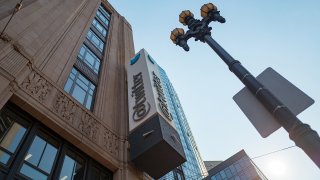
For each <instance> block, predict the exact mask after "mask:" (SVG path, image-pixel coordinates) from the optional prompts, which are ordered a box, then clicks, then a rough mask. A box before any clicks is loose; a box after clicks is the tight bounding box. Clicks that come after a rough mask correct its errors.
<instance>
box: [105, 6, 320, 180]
mask: <svg viewBox="0 0 320 180" xmlns="http://www.w3.org/2000/svg"><path fill="white" fill-rule="evenodd" d="M109 2H110V3H111V4H112V5H113V6H114V7H115V9H117V10H118V12H119V13H120V14H122V15H123V16H124V17H125V18H126V19H127V20H128V21H129V22H130V24H131V25H132V29H133V35H134V42H135V50H136V52H138V51H139V50H140V49H141V48H145V49H146V50H147V51H148V52H149V53H150V54H151V55H152V56H153V58H154V59H155V60H156V61H157V63H158V64H159V65H160V66H162V67H163V69H165V70H166V72H167V74H168V76H169V78H170V80H171V82H172V84H173V86H174V87H175V89H176V91H177V93H178V95H179V98H180V101H181V103H182V106H183V109H184V111H185V113H186V116H187V118H188V122H189V124H190V126H191V130H192V132H193V135H194V137H195V140H196V142H197V145H198V148H199V150H200V153H201V155H202V158H203V159H204V160H225V159H226V158H228V157H230V156H231V155H233V154H235V153H236V152H238V151H239V150H241V149H244V150H245V151H246V152H247V153H248V155H249V156H250V157H252V158H253V157H255V156H259V155H262V154H265V153H269V152H272V151H275V150H278V149H282V148H285V147H289V146H292V145H294V143H293V142H292V141H291V140H290V139H289V137H288V133H287V132H286V131H285V130H284V129H282V128H281V129H280V130H278V131H277V132H275V133H273V134H272V135H270V136H269V137H268V138H262V137H261V136H260V135H259V134H258V132H257V131H256V130H255V128H254V127H253V126H252V125H251V123H250V122H249V120H248V119H247V118H246V116H245V115H244V114H243V113H242V112H241V110H240V109H239V108H238V106H237V105H236V104H235V102H234V101H233V100H232V97H233V95H234V94H236V93H237V92H238V91H239V90H240V89H242V88H243V85H242V83H241V82H240V81H239V80H238V79H237V78H236V77H235V76H234V75H233V74H232V73H231V72H230V71H229V70H228V68H227V66H226V65H225V64H224V63H223V61H222V60H221V59H220V58H219V57H218V56H217V55H216V54H215V53H214V52H213V51H212V50H211V49H210V48H209V46H207V45H206V44H203V43H200V42H194V41H193V40H191V41H190V42H189V46H190V51H189V52H185V51H183V49H182V48H180V47H178V46H175V45H174V44H172V42H171V40H170V39H169V35H170V31H171V30H172V29H174V28H175V27H183V26H182V25H181V24H180V23H179V22H178V15H179V14H180V12H181V11H182V10H185V9H189V10H191V11H192V12H193V13H194V14H195V17H198V18H200V10H199V9H200V7H201V6H202V5H203V4H205V3H208V2H209V1H203V0H197V1H195V0H184V1H173V0H162V1H151V0H139V1H138V0H136V1H133V0H110V1H109ZM182 2H183V3H182ZM211 2H212V3H214V4H216V5H217V6H218V8H219V10H220V11H221V15H223V16H224V17H225V18H226V20H227V22H226V23H225V24H217V23H212V24H211V26H212V27H213V38H214V39H215V40H216V41H217V42H218V43H220V44H221V45H222V46H223V47H224V48H225V49H226V50H227V51H228V52H229V53H230V54H231V55H232V56H233V57H234V58H235V59H238V60H240V61H241V62H242V64H243V65H244V66H245V67H246V68H247V69H248V70H249V71H250V72H251V73H252V74H253V75H258V74H259V73H261V72H262V71H263V70H264V69H266V68H267V67H272V68H273V69H275V70H276V71H277V72H279V73H280V74H282V75H283V76H284V77H285V78H287V79H288V80H289V81H291V82H292V83H293V84H295V85H296V86H297V87H298V88H300V89H301V90H303V91H304V92H306V93H307V94H308V95H309V96H310V97H312V98H313V99H314V100H315V104H313V105H312V106H311V107H310V108H308V109H307V110H305V111H304V112H302V113H301V114H300V115H299V116H298V117H299V118H300V119H301V120H302V121H303V122H305V123H308V124H309V125H311V127H312V128H313V129H314V130H316V131H317V132H320V118H319V115H320V70H319V69H320V68H319V67H320V10H319V7H320V1H318V0H308V1H302V0H300V1H298V0H282V1H279V0H269V1H262V0H246V1H244V0H242V1H240V0H228V1H227V0H216V1H211ZM276 160H278V161H280V163H282V164H283V165H284V168H285V173H284V174H281V173H280V172H275V170H270V168H269V164H270V163H272V162H274V161H276ZM254 162H255V163H256V164H257V165H258V166H259V168H260V169H261V170H262V171H263V173H264V174H265V175H266V176H267V177H268V178H269V179H270V180H301V179H303V180H319V179H320V171H319V169H318V168H317V166H316V165H314V164H313V162H312V161H311V160H310V159H309V158H308V157H307V155H305V153H304V152H303V151H302V150H300V149H299V148H297V147H295V148H291V149H288V150H285V151H281V152H279V153H275V154H272V155H269V156H265V157H261V158H257V159H254Z"/></svg>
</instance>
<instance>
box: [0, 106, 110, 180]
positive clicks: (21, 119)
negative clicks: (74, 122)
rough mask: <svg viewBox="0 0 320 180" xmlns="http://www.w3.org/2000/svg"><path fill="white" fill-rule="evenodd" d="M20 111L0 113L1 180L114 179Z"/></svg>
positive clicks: (96, 164) (102, 168)
mask: <svg viewBox="0 0 320 180" xmlns="http://www.w3.org/2000/svg"><path fill="white" fill-rule="evenodd" d="M17 109H18V108H17V107H15V106H14V105H7V106H6V107H5V108H3V109H2V110H1V111H0V179H38V180H46V179H59V180H72V179H79V180H80V179H101V180H102V179H104V180H111V179H112V174H111V172H110V171H108V170H106V169H105V168H104V167H102V166H101V165H99V164H98V163H97V162H95V161H94V160H92V159H90V158H89V157H87V156H86V155H85V154H83V153H81V152H80V151H79V150H77V149H76V148H74V147H72V146H71V145H70V144H69V143H67V142H66V141H64V140H63V139H62V138H60V137H58V136H57V135H54V133H52V132H50V131H49V130H47V129H46V128H45V127H43V126H42V125H41V124H39V123H37V122H35V121H33V120H32V118H31V117H29V115H27V114H24V113H21V110H17Z"/></svg>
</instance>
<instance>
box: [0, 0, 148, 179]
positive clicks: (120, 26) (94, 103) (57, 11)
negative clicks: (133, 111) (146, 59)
mask: <svg viewBox="0 0 320 180" xmlns="http://www.w3.org/2000/svg"><path fill="white" fill-rule="evenodd" d="M17 2H19V1H18V0H17V1H13V0H3V1H0V3H1V4H0V7H1V8H0V30H2V29H3V28H4V26H5V25H6V23H7V22H8V20H9V19H10V17H11V14H12V12H13V8H14V7H15V5H16V3H17ZM22 5H23V6H22V8H21V9H20V10H19V11H18V12H17V13H15V15H14V16H13V18H12V20H11V21H10V23H9V24H8V26H7V28H6V30H5V31H4V33H3V34H2V35H1V39H0V109H1V111H0V119H1V125H0V129H1V130H0V131H1V133H0V136H1V142H0V179H2V178H5V177H7V178H13V177H15V178H18V179H20V178H23V177H31V178H32V177H33V176H35V175H39V174H40V175H41V177H44V179H45V178H46V177H47V178H53V179H68V178H70V176H74V177H75V176H77V175H78V176H83V177H85V178H86V179H92V177H98V176H100V177H105V179H108V178H109V179H133V180H134V179H143V178H144V177H145V175H144V174H143V173H142V172H141V171H139V170H137V169H136V168H135V167H134V166H132V165H131V164H130V163H129V158H128V149H129V145H128V141H127V136H128V120H127V118H128V110H127V83H126V67H125V65H126V64H128V61H129V59H130V58H131V57H133V56H134V45H133V37H132V30H131V26H130V24H129V23H128V22H127V21H126V20H125V19H124V18H123V17H122V16H121V15H120V14H119V13H118V12H117V11H116V10H115V9H114V8H113V7H112V6H111V5H110V4H109V3H108V2H107V1H105V0H102V1H101V0H68V1H65V0H24V1H23V2H22ZM104 11H106V12H104ZM104 13H107V14H104ZM105 18H107V19H105ZM103 22H104V23H105V24H103ZM101 27H102V28H101ZM89 32H90V33H91V34H90V33H89ZM99 32H100V33H99ZM92 34H93V35H92ZM101 35H102V36H101ZM101 37H102V38H101ZM98 39H99V40H98ZM101 42H102V45H101ZM99 43H100V44H99ZM92 52H93V54H94V55H92ZM86 53H87V54H86ZM88 53H89V54H90V55H88ZM86 58H87V59H86ZM92 58H93V59H92ZM95 58H97V59H98V60H97V59H95ZM75 78H76V79H75ZM77 78H78V79H77ZM81 78H85V79H86V80H83V81H82V83H84V84H86V82H87V83H88V84H89V85H88V86H87V85H83V86H85V87H86V88H88V89H85V90H83V91H84V92H82V91H80V90H79V91H77V90H76V88H78V89H79V87H80V85H79V84H77V82H78V80H79V79H81ZM69 80H70V83H71V84H72V85H70V87H69V86H68V83H67V82H68V81H69ZM76 81H77V82H76ZM71 87H72V88H71ZM81 93H84V94H81ZM10 134H11V135H10ZM9 135H10V136H9ZM10 137H15V139H10ZM5 140H6V141H5ZM37 143H38V144H37ZM41 144H43V146H41ZM33 151H34V152H36V151H37V152H38V151H39V152H40V153H33ZM37 154H42V155H43V156H42V155H41V157H40V156H39V157H37ZM46 154H47V156H45V155H46ZM48 157H52V158H53V159H51V160H49V161H48V159H45V158H48ZM67 159H68V160H69V161H68V162H69V164H70V163H71V164H72V163H73V170H72V172H71V170H68V168H67V165H66V161H67ZM44 162H46V163H47V162H50V163H51V164H48V163H47V164H45V163H44ZM92 167H96V168H92ZM66 168H67V169H66ZM69 171H70V172H71V173H70V172H69ZM63 173H66V174H68V173H69V175H64V176H62V175H61V174H63ZM97 174H98V175H97ZM40 175H39V176H38V177H40Z"/></svg>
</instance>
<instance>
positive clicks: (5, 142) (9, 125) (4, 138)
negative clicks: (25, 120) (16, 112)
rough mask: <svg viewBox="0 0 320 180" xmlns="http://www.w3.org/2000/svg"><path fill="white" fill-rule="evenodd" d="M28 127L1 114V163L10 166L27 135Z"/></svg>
mask: <svg viewBox="0 0 320 180" xmlns="http://www.w3.org/2000/svg"><path fill="white" fill-rule="evenodd" d="M26 130H27V129H26V127H24V126H23V125H22V124H20V123H18V122H15V121H14V118H12V117H10V116H8V114H6V113H4V112H3V111H1V112H0V162H1V163H2V164H4V165H8V164H9V160H10V159H11V158H12V156H13V155H14V154H15V153H16V150H17V148H18V146H19V145H20V144H21V141H22V139H23V137H24V135H25V133H26Z"/></svg>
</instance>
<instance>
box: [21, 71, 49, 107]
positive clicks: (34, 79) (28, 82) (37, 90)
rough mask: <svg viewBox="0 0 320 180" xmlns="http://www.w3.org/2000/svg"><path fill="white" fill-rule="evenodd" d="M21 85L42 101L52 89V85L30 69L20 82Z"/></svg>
mask: <svg viewBox="0 0 320 180" xmlns="http://www.w3.org/2000/svg"><path fill="white" fill-rule="evenodd" d="M21 87H22V88H24V89H25V90H26V91H27V92H28V93H29V94H31V95H32V96H33V97H34V98H36V99H37V100H39V101H40V102H42V103H43V102H44V100H45V99H46V97H47V96H48V94H49V93H50V91H51V90H52V85H51V84H50V83H49V82H48V81H47V80H46V79H44V78H42V77H41V76H40V74H38V73H36V72H35V71H31V73H30V74H29V76H28V77H27V78H26V79H25V80H24V81H23V82H22V84H21Z"/></svg>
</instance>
